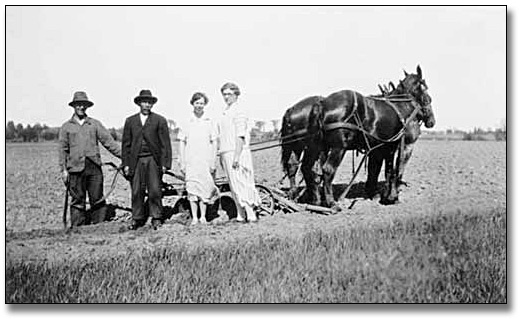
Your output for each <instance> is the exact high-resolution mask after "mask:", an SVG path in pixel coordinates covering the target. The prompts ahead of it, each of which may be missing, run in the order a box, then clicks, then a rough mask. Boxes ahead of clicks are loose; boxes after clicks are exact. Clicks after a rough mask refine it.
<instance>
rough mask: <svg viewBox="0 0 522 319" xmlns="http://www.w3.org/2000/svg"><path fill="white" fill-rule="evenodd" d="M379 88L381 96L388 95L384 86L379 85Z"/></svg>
mask: <svg viewBox="0 0 522 319" xmlns="http://www.w3.org/2000/svg"><path fill="white" fill-rule="evenodd" d="M377 86H378V87H379V90H380V91H381V94H382V95H386V93H385V92H384V89H383V88H382V86H381V85H380V84H377Z"/></svg>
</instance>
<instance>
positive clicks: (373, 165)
mask: <svg viewBox="0 0 522 319" xmlns="http://www.w3.org/2000/svg"><path fill="white" fill-rule="evenodd" d="M383 159H384V156H383V152H382V150H381V149H376V150H373V151H371V152H370V154H369V155H368V176H367V178H366V185H365V190H366V196H367V198H369V199H374V197H375V195H376V194H377V182H378V180H379V173H380V172H381V167H382V162H383Z"/></svg>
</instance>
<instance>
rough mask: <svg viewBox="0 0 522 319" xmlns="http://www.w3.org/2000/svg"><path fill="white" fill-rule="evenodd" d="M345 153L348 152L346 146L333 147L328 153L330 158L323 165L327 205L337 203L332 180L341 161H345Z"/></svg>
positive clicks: (330, 205)
mask: <svg viewBox="0 0 522 319" xmlns="http://www.w3.org/2000/svg"><path fill="white" fill-rule="evenodd" d="M344 153H346V150H345V149H344V148H334V149H332V150H331V151H330V153H329V154H328V158H327V159H326V162H325V164H324V165H323V179H324V181H323V182H324V184H323V188H324V200H325V205H326V206H327V207H332V206H334V205H335V200H334V196H333V190H332V182H333V179H334V177H335V173H336V172H337V168H339V165H341V162H342V161H343V157H344Z"/></svg>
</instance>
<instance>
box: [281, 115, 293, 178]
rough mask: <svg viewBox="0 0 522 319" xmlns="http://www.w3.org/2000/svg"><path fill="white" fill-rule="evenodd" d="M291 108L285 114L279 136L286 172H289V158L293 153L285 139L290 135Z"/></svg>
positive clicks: (282, 163)
mask: <svg viewBox="0 0 522 319" xmlns="http://www.w3.org/2000/svg"><path fill="white" fill-rule="evenodd" d="M289 113H290V109H288V110H286V112H285V114H284V115H283V120H282V124H281V136H280V138H279V141H280V144H281V165H282V166H283V170H284V171H285V172H288V170H289V168H290V167H289V164H288V160H289V159H290V156H291V155H292V148H291V147H290V145H289V144H288V143H286V141H285V139H286V137H287V136H288V135H290V126H291V124H290V114H289Z"/></svg>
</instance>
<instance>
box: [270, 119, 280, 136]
mask: <svg viewBox="0 0 522 319" xmlns="http://www.w3.org/2000/svg"><path fill="white" fill-rule="evenodd" d="M280 122H281V120H279V119H275V120H272V125H273V126H274V132H275V133H276V134H277V133H279V131H280V130H281V128H280V124H279V123H280Z"/></svg>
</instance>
